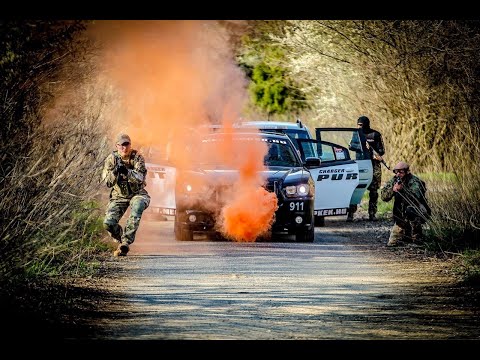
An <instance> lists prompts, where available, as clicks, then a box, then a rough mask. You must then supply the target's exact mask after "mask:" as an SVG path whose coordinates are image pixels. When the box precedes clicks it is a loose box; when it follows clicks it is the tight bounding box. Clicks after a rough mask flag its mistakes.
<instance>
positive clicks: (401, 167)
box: [393, 161, 410, 171]
mask: <svg viewBox="0 0 480 360" xmlns="http://www.w3.org/2000/svg"><path fill="white" fill-rule="evenodd" d="M409 168H410V166H409V165H408V164H407V163H406V162H403V161H400V162H399V163H398V164H397V165H395V167H394V168H393V171H396V170H408V169H409Z"/></svg>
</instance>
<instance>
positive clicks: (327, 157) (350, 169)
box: [298, 140, 360, 226]
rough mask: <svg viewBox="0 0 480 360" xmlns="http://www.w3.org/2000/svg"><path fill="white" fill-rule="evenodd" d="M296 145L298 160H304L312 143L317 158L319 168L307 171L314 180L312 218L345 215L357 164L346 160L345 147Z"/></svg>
mask: <svg viewBox="0 0 480 360" xmlns="http://www.w3.org/2000/svg"><path fill="white" fill-rule="evenodd" d="M298 143H299V146H300V153H301V157H302V160H304V159H306V158H308V157H305V154H308V152H307V151H308V148H309V147H310V148H311V146H312V144H313V146H314V147H316V152H317V153H318V154H319V156H320V159H321V164H320V166H319V167H313V168H312V167H310V168H309V171H310V173H311V174H312V177H313V179H314V181H315V201H314V210H315V211H314V213H315V216H316V219H317V217H319V218H323V217H325V216H338V215H346V214H347V210H348V207H349V206H350V201H351V198H352V195H353V193H354V191H355V189H356V188H357V187H358V184H359V179H360V176H359V170H358V164H357V163H356V162H355V161H354V160H353V159H351V158H350V152H349V150H348V148H346V147H344V146H341V145H338V144H335V143H331V142H328V141H318V140H299V142H298ZM306 150H307V151H306ZM317 220H318V219H317ZM316 223H321V222H319V221H316ZM319 226H321V225H319Z"/></svg>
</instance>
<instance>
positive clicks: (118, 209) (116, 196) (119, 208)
mask: <svg viewBox="0 0 480 360" xmlns="http://www.w3.org/2000/svg"><path fill="white" fill-rule="evenodd" d="M115 146H116V150H115V151H113V152H112V153H111V154H110V155H108V156H107V158H106V159H105V164H104V167H103V172H102V179H103V181H104V182H105V184H106V185H107V187H109V188H111V191H110V201H109V203H108V206H107V210H106V213H105V218H104V220H103V226H104V228H105V229H106V230H107V231H108V233H109V234H110V236H111V237H112V238H113V239H114V240H115V241H116V242H118V243H119V245H118V248H117V249H116V250H115V251H114V253H113V254H114V256H125V255H127V253H128V250H129V247H130V245H131V244H132V243H133V242H134V240H135V233H136V232H137V230H138V227H139V225H140V219H141V217H142V214H143V211H144V210H145V209H146V208H147V207H148V205H149V204H150V196H149V195H148V192H147V191H146V190H145V186H146V181H145V180H146V176H147V169H146V167H145V159H144V158H143V156H142V155H140V154H139V153H138V151H137V150H133V149H132V144H131V141H130V137H129V136H128V135H127V134H119V135H118V136H117V139H116V142H115ZM129 206H130V216H129V217H128V219H127V221H126V224H125V229H122V227H121V225H120V224H119V221H120V219H121V218H122V216H123V215H124V214H125V212H126V211H127V209H128V207H129Z"/></svg>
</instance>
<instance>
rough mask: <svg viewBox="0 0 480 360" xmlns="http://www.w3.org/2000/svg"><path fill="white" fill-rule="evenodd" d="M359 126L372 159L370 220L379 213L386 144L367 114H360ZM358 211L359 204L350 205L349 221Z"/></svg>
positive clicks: (369, 189)
mask: <svg viewBox="0 0 480 360" xmlns="http://www.w3.org/2000/svg"><path fill="white" fill-rule="evenodd" d="M357 126H358V127H359V128H361V129H362V131H363V133H364V134H365V139H366V141H367V148H368V151H369V152H370V158H371V159H372V166H373V177H372V182H371V183H370V186H369V187H368V189H367V190H368V191H369V201H368V220H370V221H375V220H376V217H375V215H376V214H377V203H378V189H379V188H380V185H381V183H382V168H381V163H382V160H383V155H384V154H385V146H384V145H383V139H382V134H380V132H378V131H377V130H374V129H372V128H371V127H370V119H369V118H368V117H366V116H360V117H359V118H358V120H357ZM356 211H357V205H350V208H349V209H348V214H347V221H353V214H354V213H355V212H356Z"/></svg>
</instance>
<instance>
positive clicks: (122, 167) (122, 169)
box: [117, 165, 128, 176]
mask: <svg viewBox="0 0 480 360" xmlns="http://www.w3.org/2000/svg"><path fill="white" fill-rule="evenodd" d="M117 171H118V173H119V174H121V175H125V176H126V175H128V169H127V167H126V166H125V165H120V166H119V167H118V168H117Z"/></svg>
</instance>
